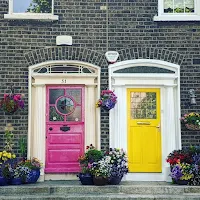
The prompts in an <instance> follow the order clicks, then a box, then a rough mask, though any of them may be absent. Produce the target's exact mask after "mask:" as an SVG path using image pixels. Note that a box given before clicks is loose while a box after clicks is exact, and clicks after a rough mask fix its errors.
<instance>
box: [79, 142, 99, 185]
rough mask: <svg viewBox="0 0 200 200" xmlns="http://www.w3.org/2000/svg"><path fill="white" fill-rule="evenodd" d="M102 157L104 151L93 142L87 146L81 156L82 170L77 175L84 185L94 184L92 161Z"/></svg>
mask: <svg viewBox="0 0 200 200" xmlns="http://www.w3.org/2000/svg"><path fill="white" fill-rule="evenodd" d="M102 157H103V153H102V151H100V150H97V149H96V148H95V147H94V146H93V145H92V144H90V146H87V147H86V152H85V153H84V155H82V156H80V157H79V159H78V161H79V163H80V168H81V172H80V173H79V174H78V175H77V176H78V177H79V180H80V181H81V183H82V184H83V185H93V177H92V174H91V167H92V163H93V162H97V161H99V160H100V159H101V158H102Z"/></svg>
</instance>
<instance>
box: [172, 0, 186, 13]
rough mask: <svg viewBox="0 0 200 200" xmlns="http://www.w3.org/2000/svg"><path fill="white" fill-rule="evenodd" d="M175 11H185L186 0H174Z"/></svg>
mask: <svg viewBox="0 0 200 200" xmlns="http://www.w3.org/2000/svg"><path fill="white" fill-rule="evenodd" d="M174 12H175V13H184V0H174Z"/></svg>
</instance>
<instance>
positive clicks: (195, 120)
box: [181, 112, 200, 130]
mask: <svg viewBox="0 0 200 200" xmlns="http://www.w3.org/2000/svg"><path fill="white" fill-rule="evenodd" d="M181 122H182V123H183V124H184V125H185V127H186V128H187V129H188V130H200V114H199V113H195V112H192V113H188V114H184V115H183V117H181Z"/></svg>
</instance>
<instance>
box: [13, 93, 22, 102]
mask: <svg viewBox="0 0 200 200" xmlns="http://www.w3.org/2000/svg"><path fill="white" fill-rule="evenodd" d="M13 99H14V100H15V101H18V100H20V99H21V95H20V94H16V95H14V98H13Z"/></svg>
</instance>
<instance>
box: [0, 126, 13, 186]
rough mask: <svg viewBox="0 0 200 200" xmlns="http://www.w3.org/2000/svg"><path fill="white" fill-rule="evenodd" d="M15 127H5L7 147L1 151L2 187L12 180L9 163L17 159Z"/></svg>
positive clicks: (0, 175)
mask: <svg viewBox="0 0 200 200" xmlns="http://www.w3.org/2000/svg"><path fill="white" fill-rule="evenodd" d="M12 131H13V127H12V124H7V126H6V127H5V134H4V136H5V146H4V150H3V151H0V185H6V184H7V183H8V180H9V178H10V176H9V170H8V163H9V162H10V161H11V160H13V159H15V158H16V155H15V154H14V153H13V145H14V143H13V134H12Z"/></svg>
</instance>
